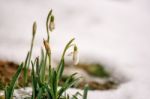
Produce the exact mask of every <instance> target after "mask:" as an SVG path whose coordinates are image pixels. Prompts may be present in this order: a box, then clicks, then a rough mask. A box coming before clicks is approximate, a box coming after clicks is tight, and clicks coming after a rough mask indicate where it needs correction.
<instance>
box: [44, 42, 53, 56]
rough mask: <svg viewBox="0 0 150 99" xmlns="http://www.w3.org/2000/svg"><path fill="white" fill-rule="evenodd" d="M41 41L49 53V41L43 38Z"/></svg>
mask: <svg viewBox="0 0 150 99" xmlns="http://www.w3.org/2000/svg"><path fill="white" fill-rule="evenodd" d="M43 43H44V46H45V49H46V51H47V53H48V54H50V52H51V51H50V46H49V43H48V42H47V41H46V40H43Z"/></svg>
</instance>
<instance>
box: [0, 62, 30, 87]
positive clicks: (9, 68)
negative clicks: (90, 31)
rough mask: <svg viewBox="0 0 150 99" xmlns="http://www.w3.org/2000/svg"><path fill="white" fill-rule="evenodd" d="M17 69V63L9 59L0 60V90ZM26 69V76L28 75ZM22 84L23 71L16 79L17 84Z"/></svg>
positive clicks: (19, 85)
mask: <svg viewBox="0 0 150 99" xmlns="http://www.w3.org/2000/svg"><path fill="white" fill-rule="evenodd" d="M17 69H18V64H16V63H14V62H11V61H2V60H0V90H3V89H4V88H5V86H6V85H8V84H9V82H10V80H11V78H12V76H13V75H14V74H15V73H16V71H17ZM29 72H30V71H28V76H29V75H30V73H29ZM21 86H23V71H22V72H21V75H20V77H19V80H18V86H17V87H21Z"/></svg>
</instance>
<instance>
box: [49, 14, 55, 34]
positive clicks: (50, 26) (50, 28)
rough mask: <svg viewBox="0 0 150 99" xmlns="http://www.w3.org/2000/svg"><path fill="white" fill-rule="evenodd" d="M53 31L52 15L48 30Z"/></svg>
mask: <svg viewBox="0 0 150 99" xmlns="http://www.w3.org/2000/svg"><path fill="white" fill-rule="evenodd" d="M54 29H55V23H54V16H53V15H52V16H51V18H50V23H49V30H50V31H51V32H52V31H53V30H54Z"/></svg>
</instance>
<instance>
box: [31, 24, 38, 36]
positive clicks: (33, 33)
mask: <svg viewBox="0 0 150 99" xmlns="http://www.w3.org/2000/svg"><path fill="white" fill-rule="evenodd" d="M36 29H37V25H36V22H34V23H33V29H32V36H33V37H34V36H35V33H36Z"/></svg>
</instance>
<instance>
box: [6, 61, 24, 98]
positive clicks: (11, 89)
mask: <svg viewBox="0 0 150 99" xmlns="http://www.w3.org/2000/svg"><path fill="white" fill-rule="evenodd" d="M22 68H23V63H22V64H21V65H20V66H19V67H18V69H17V72H16V73H15V75H14V76H13V77H12V80H11V82H10V85H9V86H8V87H7V88H6V90H5V94H6V95H5V96H6V99H12V96H13V92H14V88H15V85H16V81H17V80H18V78H19V75H20V73H21V70H22Z"/></svg>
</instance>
